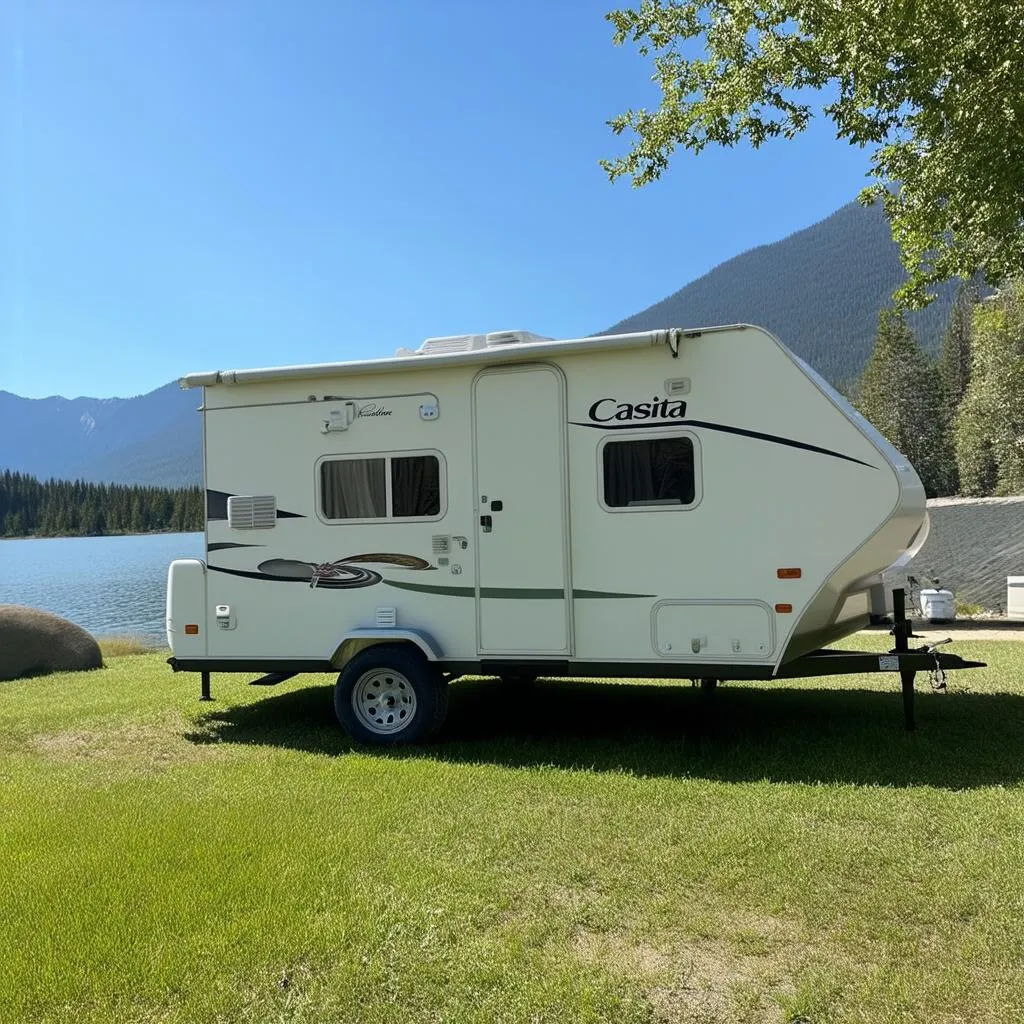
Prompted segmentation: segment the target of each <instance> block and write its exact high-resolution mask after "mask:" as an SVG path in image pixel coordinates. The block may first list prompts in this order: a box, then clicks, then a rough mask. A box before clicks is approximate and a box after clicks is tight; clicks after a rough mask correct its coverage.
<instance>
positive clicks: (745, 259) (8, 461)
mask: <svg viewBox="0 0 1024 1024" xmlns="http://www.w3.org/2000/svg"><path fill="white" fill-rule="evenodd" d="M904 276H905V275H904V272H903V268H902V267H901V265H900V261H899V256H898V252H897V249H896V246H895V245H894V244H893V241H892V238H891V236H890V234H889V227H888V224H887V223H886V220H885V217H884V216H883V214H882V211H881V208H880V207H878V206H873V207H863V206H861V205H859V204H858V203H850V204H849V205H847V206H844V207H842V208H841V209H839V210H837V211H836V212H835V213H833V214H832V215H831V216H830V217H826V218H825V219H824V220H822V221H819V222H818V223H817V224H814V225H812V226H811V227H809V228H805V229H804V230H803V231H797V232H796V233H795V234H792V235H790V236H789V237H787V238H784V239H782V240H781V241H779V242H774V243H772V244H770V245H762V246H760V247H758V248H756V249H751V250H749V251H748V252H745V253H742V254H741V255H739V256H736V257H734V258H733V259H731V260H727V261H726V262H725V263H721V264H719V265H718V266H717V267H715V268H714V270H712V271H710V272H709V273H707V274H705V275H704V276H703V277H701V278H699V279H698V280H696V281H693V282H692V283H691V284H688V285H686V287H684V288H681V289H680V290H679V291H677V292H676V293H675V294H673V295H670V296H669V297H668V298H667V299H663V300H662V301H661V302H658V303H655V304H654V305H653V306H650V307H649V308H648V309H645V310H643V311H642V312H640V313H636V314H635V315H633V316H630V317H627V318H626V319H625V320H621V321H620V322H619V323H617V324H615V325H614V327H611V328H609V329H608V330H607V331H604V332H602V333H605V334H611V333H618V332H620V331H643V330H650V329H653V328H660V327H702V326H708V325H712V324H727V323H737V322H746V323H755V324H759V325H761V326H763V327H766V328H768V329H769V330H770V331H772V332H774V333H775V334H776V335H778V337H779V338H780V339H781V340H782V341H783V342H784V343H785V344H786V345H788V346H789V347H790V348H791V349H793V350H794V351H795V352H796V353H797V354H798V355H800V356H802V357H803V358H804V359H806V360H807V361H808V362H809V363H810V364H811V365H812V366H814V367H815V369H817V370H818V371H819V372H820V373H822V374H824V376H826V377H828V378H829V379H830V380H831V381H832V382H833V383H834V384H837V385H838V386H840V387H844V386H846V385H849V384H851V383H852V382H853V381H855V380H856V379H857V378H858V377H859V376H860V372H861V370H862V369H863V368H864V364H865V363H866V362H867V359H868V356H869V355H870V352H871V347H872V342H873V340H874V334H875V326H876V323H877V319H878V312H879V310H881V309H882V308H883V307H884V306H886V305H887V304H888V303H889V300H890V296H891V295H892V292H893V291H894V290H895V289H896V287H897V286H898V285H899V284H900V283H901V282H902V281H903V280H904ZM937 291H938V298H937V299H936V300H935V302H933V303H932V304H931V305H930V306H929V307H928V308H927V309H925V310H922V311H920V312H919V313H915V314H913V315H912V316H911V317H910V322H911V324H912V325H913V326H914V328H915V330H916V332H917V335H918V338H919V339H920V341H921V343H922V345H924V347H925V349H926V350H928V351H929V352H932V353H935V352H937V351H938V348H939V344H940V342H941V339H942V334H943V332H944V330H945V326H946V322H947V320H948V319H949V311H950V307H951V306H952V302H953V297H954V294H955V291H956V283H955V282H951V283H949V284H947V285H944V286H943V287H941V288H939V289H938V290H937ZM198 402H199V394H198V392H194V391H182V390H181V389H180V388H179V387H178V386H177V384H168V385H166V386H165V387H162V388H158V389H157V390H156V391H152V392H150V393H149V394H148V395H140V396H138V397H136V398H74V399H68V398H57V397H54V398H40V399H28V398H19V397H18V396H17V395H12V394H9V393H8V392H6V391H0V469H13V470H21V471H22V472H26V473H31V474H32V475H33V476H36V477H39V478H40V479H44V480H45V479H47V478H49V477H63V478H67V479H75V478H79V479H82V480H92V481H106V482H110V483H139V484H163V485H165V486H180V485H184V484H194V483H198V482H199V480H200V476H201V467H202V454H201V452H202V429H201V424H200V417H199V415H198V414H197V413H196V406H197V405H198Z"/></svg>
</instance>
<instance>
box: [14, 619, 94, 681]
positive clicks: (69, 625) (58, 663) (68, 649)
mask: <svg viewBox="0 0 1024 1024" xmlns="http://www.w3.org/2000/svg"><path fill="white" fill-rule="evenodd" d="M102 667H103V655H102V654H100V647H99V644H98V643H96V641H95V640H94V639H93V638H92V637H91V636H90V635H89V634H88V633H87V632H86V631H85V630H84V629H82V627H81V626H76V625H75V624H74V623H73V622H68V620H67V619H62V618H61V617H60V616H59V615H54V614H53V613H52V612H44V611H40V610H39V609H38V608H24V607H22V606H21V605H17V604H0V679H22V678H24V677H25V676H38V675H43V674H44V673H46V672H61V671H67V670H68V669H72V670H76V669H87V668H102Z"/></svg>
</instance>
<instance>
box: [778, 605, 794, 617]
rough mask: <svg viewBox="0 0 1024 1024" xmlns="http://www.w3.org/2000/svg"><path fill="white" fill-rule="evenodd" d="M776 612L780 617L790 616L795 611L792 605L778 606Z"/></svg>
mask: <svg viewBox="0 0 1024 1024" xmlns="http://www.w3.org/2000/svg"><path fill="white" fill-rule="evenodd" d="M775 610H776V611H777V612H778V613H779V614H780V615H788V614H789V613H790V612H791V611H792V610H793V606H792V605H791V604H777V605H776V606H775Z"/></svg>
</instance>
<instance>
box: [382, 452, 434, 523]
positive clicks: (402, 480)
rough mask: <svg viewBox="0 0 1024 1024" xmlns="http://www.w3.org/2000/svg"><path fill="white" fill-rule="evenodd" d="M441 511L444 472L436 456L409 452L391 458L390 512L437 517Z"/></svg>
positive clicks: (397, 517) (399, 514) (404, 516)
mask: <svg viewBox="0 0 1024 1024" xmlns="http://www.w3.org/2000/svg"><path fill="white" fill-rule="evenodd" d="M440 511H441V471H440V466H439V465H438V462H437V459H436V458H435V457H434V456H433V455H410V456H405V455H403V456H401V457H400V458H393V459H392V460H391V514H392V515H393V516H394V517H395V518H396V519H401V518H406V517H409V516H436V515H437V514H438V513H439V512H440Z"/></svg>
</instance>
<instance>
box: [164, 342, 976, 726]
mask: <svg viewBox="0 0 1024 1024" xmlns="http://www.w3.org/2000/svg"><path fill="white" fill-rule="evenodd" d="M182 386H183V387H186V388H202V405H201V412H202V417H203V424H204V427H203V435H204V473H205V487H206V501H207V516H206V552H205V558H203V559H201V560H200V559H181V560H178V561H175V562H174V563H173V564H172V565H171V566H170V570H169V578H168V592H167V636H168V641H169V643H170V646H171V648H172V652H173V657H172V658H171V659H170V663H171V665H172V667H173V668H174V669H175V670H191V671H197V672H201V673H203V692H204V694H205V695H207V696H208V695H209V674H210V673H211V672H248V673H255V672H259V673H265V675H264V676H263V678H262V679H260V680H257V682H261V683H273V682H276V681H279V680H281V679H284V678H287V677H289V676H291V675H294V674H295V673H299V672H331V673H335V674H337V675H338V681H337V684H336V686H335V708H336V712H337V715H338V718H339V720H340V722H341V724H342V725H343V726H344V727H345V729H346V730H348V732H349V733H351V735H352V736H354V737H355V738H357V739H358V740H360V741H363V742H367V743H382V744H390V743H398V742H408V741H414V740H422V739H424V738H426V737H427V736H429V735H431V734H432V733H433V732H434V731H435V730H437V729H438V727H439V726H440V725H441V723H442V721H443V719H444V716H445V711H446V708H447V694H448V683H449V681H450V680H451V679H453V678H455V677H457V676H460V675H465V674H486V675H498V676H503V677H509V678H515V679H529V678H535V677H537V676H549V677H550V676H554V677H565V676H582V677H595V676H596V677H600V676H612V677H615V676H626V677H631V678H634V677H678V678H684V679H695V680H696V679H699V680H702V681H704V683H705V685H706V686H708V687H711V686H713V685H714V683H715V681H717V680H723V679H728V680H738V679H772V678H786V677H793V676H813V675H819V674H826V673H828V674H831V673H835V672H843V671H858V672H862V671H892V672H896V673H899V674H900V676H901V678H902V679H903V683H904V697H905V700H907V702H908V703H907V704H906V708H907V716H908V726H909V725H912V703H911V702H912V695H913V678H914V672H915V671H917V670H921V669H927V668H933V667H934V668H936V670H943V669H944V668H960V667H967V666H968V663H966V662H962V661H960V659H958V658H956V657H955V656H952V655H948V654H941V655H940V654H938V653H936V652H934V651H932V650H920V651H916V652H913V651H910V650H909V649H908V647H909V645H908V642H907V638H908V636H909V635H910V627H909V625H907V624H906V622H905V620H904V619H903V616H902V615H900V614H897V622H896V626H895V629H894V632H895V634H896V644H895V648H894V650H893V651H887V652H883V653H882V654H880V655H866V654H859V653H843V652H833V651H828V650H825V649H824V648H825V645H826V644H829V643H832V642H833V641H835V640H838V639H840V638H842V637H844V636H846V635H848V634H850V633H853V632H855V631H857V630H859V629H860V628H862V627H863V626H865V625H866V624H867V623H868V622H869V619H870V618H871V616H872V613H877V614H880V613H882V612H884V610H885V601H884V592H883V588H882V582H881V573H882V572H883V571H884V570H886V569H887V568H888V567H890V566H891V565H893V564H894V563H896V562H898V561H900V560H905V559H906V558H907V557H908V556H909V555H912V554H913V553H914V552H915V551H916V550H917V549H918V548H920V546H921V545H922V544H923V543H924V540H925V537H926V535H927V526H928V520H927V514H926V511H925V493H924V489H923V487H922V485H921V481H920V480H919V479H918V477H917V474H916V473H915V472H914V470H913V468H912V467H911V466H910V464H909V463H908V462H907V460H906V459H905V458H904V457H903V456H902V455H900V453H899V452H897V451H896V450H895V449H894V448H893V447H892V446H891V445H890V444H888V443H887V442H886V441H885V440H884V438H882V436H881V435H880V434H879V433H878V432H877V431H876V430H875V429H874V428H873V427H872V426H871V425H870V424H869V423H868V422H867V421H866V420H865V419H864V418H863V417H862V416H860V415H859V414H858V413H857V412H856V411H855V410H854V409H853V408H852V407H851V406H850V405H849V404H848V403H847V402H846V401H845V400H844V399H843V398H842V396H841V395H839V394H838V393H837V392H836V391H835V390H834V389H833V388H832V387H830V386H829V384H827V383H826V382H825V381H824V380H823V379H822V378H821V377H820V376H818V374H816V373H815V372H814V371H813V370H812V369H811V368H810V367H808V366H807V365H806V364H805V363H804V362H802V361H801V360H800V359H798V358H797V357H796V356H794V355H793V353H792V352H790V351H788V350H787V349H786V348H785V346H784V345H782V344H781V343H780V341H779V340H778V339H777V338H775V337H774V336H773V335H772V334H770V333H769V332H768V331H766V330H763V329H761V328H759V327H754V326H749V325H735V326H727V327H712V328H703V329H699V330H682V329H667V330H656V331H645V332H641V333H633V334H620V335H612V336H598V337H589V338H581V339H577V340H567V341H556V340H552V339H550V338H543V337H538V336H536V335H533V334H529V333H527V332H523V331H506V332H499V333H493V334H486V335H460V336H456V337H446V338H430V339H428V340H427V341H425V342H424V343H423V344H422V345H421V346H420V347H419V348H418V349H416V350H415V351H410V350H408V349H401V350H399V352H398V353H397V355H396V356H395V357H394V358H386V359H372V360H365V361H359V362H347V363H331V364H322V365H311V366H282V367H279V368H269V369H250V370H229V371H218V372H212V373H195V374H190V375H189V376H186V377H185V378H183V380H182ZM898 596H899V597H900V598H902V594H900V595H898ZM898 612H899V609H898V608H897V613H898ZM908 680H909V682H908Z"/></svg>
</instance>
